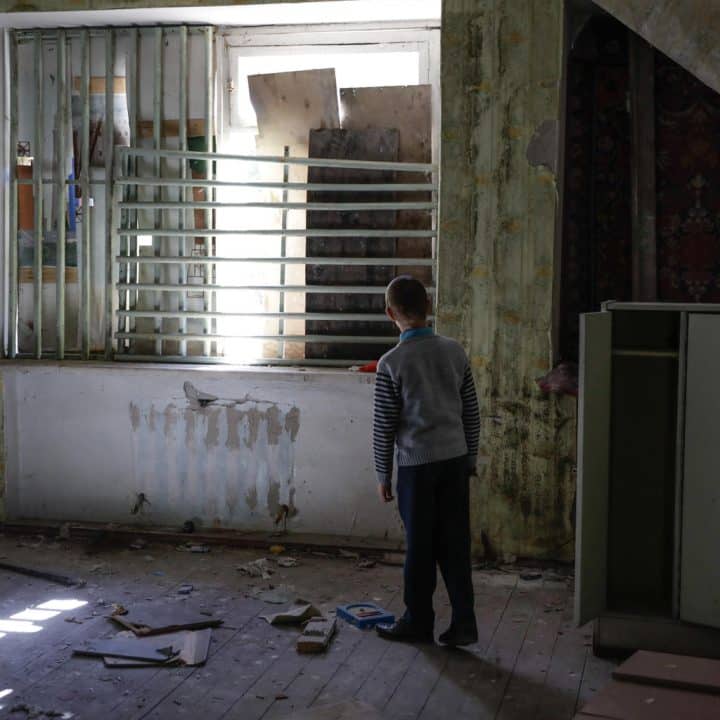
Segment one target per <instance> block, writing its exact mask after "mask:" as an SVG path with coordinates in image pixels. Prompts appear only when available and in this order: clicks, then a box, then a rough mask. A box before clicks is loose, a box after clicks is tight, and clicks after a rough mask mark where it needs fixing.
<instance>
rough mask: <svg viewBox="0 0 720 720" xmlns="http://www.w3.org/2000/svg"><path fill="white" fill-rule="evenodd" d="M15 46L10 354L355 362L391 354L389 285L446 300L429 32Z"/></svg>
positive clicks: (88, 33)
mask: <svg viewBox="0 0 720 720" xmlns="http://www.w3.org/2000/svg"><path fill="white" fill-rule="evenodd" d="M11 55H13V56H14V57H13V68H14V71H13V72H14V73H16V79H15V82H14V83H13V84H12V90H11V98H12V102H11V106H12V108H13V112H12V113H11V114H12V122H11V128H10V129H11V136H12V137H11V142H12V147H14V148H16V149H17V155H18V161H17V166H16V180H15V187H16V188H17V203H16V204H14V205H12V209H13V211H14V212H15V215H14V217H13V218H12V219H11V232H10V234H9V237H8V247H9V250H10V278H11V285H10V303H9V308H8V311H9V323H8V328H9V354H10V355H11V356H12V357H25V356H35V357H56V358H60V359H62V358H65V357H68V358H72V357H78V358H92V357H103V358H113V359H122V360H173V361H180V362H182V361H192V362H195V361H204V362H235V363H238V362H239V363H262V364H305V363H307V364H329V365H341V366H342V365H345V366H347V365H350V364H355V363H362V362H366V361H369V360H373V359H376V358H377V357H379V355H380V354H382V353H383V352H384V351H385V350H386V349H388V347H390V346H391V345H392V344H394V342H395V340H396V332H395V331H394V329H393V327H392V326H391V324H390V323H389V322H388V321H387V320H386V319H385V317H384V312H383V311H384V297H383V291H384V287H385V285H386V284H387V282H388V281H389V280H390V279H391V278H392V277H393V276H394V275H396V274H398V273H399V272H407V271H409V272H413V273H414V274H416V275H417V276H419V277H421V278H422V279H423V280H424V281H425V282H426V284H427V285H428V286H429V287H430V289H431V292H432V293H433V294H434V267H435V256H436V234H437V229H436V207H437V200H436V198H437V173H436V171H435V167H436V165H435V164H434V160H435V158H434V156H433V155H434V152H435V150H434V148H436V146H437V115H438V113H437V110H438V108H437V101H438V96H439V85H438V70H439V67H438V66H439V63H438V62H437V56H438V37H437V31H435V30H429V29H427V27H425V26H423V27H418V28H416V29H412V28H411V29H398V28H396V27H393V28H390V29H388V28H384V29H378V28H374V29H364V30H353V31H347V30H343V31H339V30H338V29H337V28H335V29H334V30H333V31H332V32H324V31H319V30H314V31H313V32H310V33H308V31H307V28H304V29H303V31H301V32H289V31H284V32H283V33H278V31H277V30H275V31H273V32H272V33H270V32H268V31H267V30H262V31H261V30H253V31H249V30H246V31H244V32H243V33H240V31H231V30H227V31H221V32H218V30H217V29H216V28H210V27H207V28H203V27H192V28H190V27H182V26H180V27H162V28H159V27H151V28H132V29H125V28H122V29H100V30H96V29H91V30H53V31H46V30H43V31H17V32H15V33H14V34H13V42H12V53H11ZM146 68H147V70H146ZM141 69H142V72H141ZM13 77H15V75H13ZM433 106H435V108H434V109H433ZM36 119H37V123H36ZM108 127H110V128H112V130H111V131H110V132H106V128H108ZM36 228H37V230H36Z"/></svg>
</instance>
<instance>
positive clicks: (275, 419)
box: [129, 397, 300, 527]
mask: <svg viewBox="0 0 720 720" xmlns="http://www.w3.org/2000/svg"><path fill="white" fill-rule="evenodd" d="M216 400H217V402H213V403H212V404H209V405H207V406H205V407H203V406H202V405H201V404H199V403H198V402H197V398H196V397H192V398H191V397H188V402H189V405H188V406H187V407H183V408H179V407H178V406H177V405H175V404H174V403H169V404H168V405H166V406H164V407H156V405H155V404H154V403H150V404H148V405H145V406H143V405H140V404H137V403H130V407H129V421H130V429H131V433H132V448H133V455H134V465H135V467H136V482H137V488H134V489H133V490H134V492H144V493H145V494H146V495H147V496H148V497H150V498H153V503H154V504H155V505H156V506H161V507H166V506H167V505H168V503H171V502H172V501H173V498H175V500H176V502H179V503H182V504H187V503H188V502H190V504H192V503H195V505H196V513H197V515H202V516H209V517H212V518H214V520H213V524H214V525H215V526H218V527H223V526H236V525H237V522H238V517H240V516H241V515H243V514H247V509H249V510H250V511H251V513H253V514H255V513H261V514H262V515H264V516H265V517H267V518H273V519H274V518H275V516H276V515H277V513H278V510H279V508H280V505H282V504H284V505H287V506H288V507H289V508H290V512H289V514H290V515H291V516H293V515H296V514H297V513H298V512H299V510H298V508H296V507H295V504H294V498H295V490H294V487H293V482H294V443H295V440H296V438H297V435H298V433H299V431H300V410H299V408H297V407H295V406H293V405H288V406H283V405H281V404H278V403H273V402H262V401H256V400H251V399H249V398H242V399H240V400H222V399H218V398H216ZM160 418H162V422H160ZM240 503H244V504H245V506H246V508H240V507H239V504H240ZM152 519H153V518H152V507H151V508H150V509H149V510H148V511H147V512H146V521H149V522H152Z"/></svg>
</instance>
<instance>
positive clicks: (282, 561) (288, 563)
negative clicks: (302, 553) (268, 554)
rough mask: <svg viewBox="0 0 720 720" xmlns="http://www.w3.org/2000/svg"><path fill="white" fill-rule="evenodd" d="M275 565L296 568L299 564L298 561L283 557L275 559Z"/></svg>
mask: <svg viewBox="0 0 720 720" xmlns="http://www.w3.org/2000/svg"><path fill="white" fill-rule="evenodd" d="M275 563H276V564H277V566H278V567H283V568H291V567H297V566H298V565H299V564H300V561H299V560H298V559H297V558H294V557H288V556H283V557H277V558H275Z"/></svg>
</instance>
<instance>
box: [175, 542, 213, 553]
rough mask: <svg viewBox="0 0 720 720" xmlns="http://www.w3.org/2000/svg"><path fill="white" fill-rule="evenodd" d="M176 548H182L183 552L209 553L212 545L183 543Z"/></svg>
mask: <svg viewBox="0 0 720 720" xmlns="http://www.w3.org/2000/svg"><path fill="white" fill-rule="evenodd" d="M175 549H176V550H180V551H181V552H190V553H209V552H210V546H209V545H196V544H193V543H189V542H187V543H184V544H182V545H178V546H177V547H176V548H175Z"/></svg>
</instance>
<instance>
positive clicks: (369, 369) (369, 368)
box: [358, 360, 378, 373]
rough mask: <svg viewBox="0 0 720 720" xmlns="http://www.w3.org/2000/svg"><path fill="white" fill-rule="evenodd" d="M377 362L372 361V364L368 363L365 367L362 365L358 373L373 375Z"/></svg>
mask: <svg viewBox="0 0 720 720" xmlns="http://www.w3.org/2000/svg"><path fill="white" fill-rule="evenodd" d="M377 364H378V361H377V360H373V361H372V362H369V363H368V364H367V365H362V366H361V367H359V368H358V372H364V373H374V372H377Z"/></svg>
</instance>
